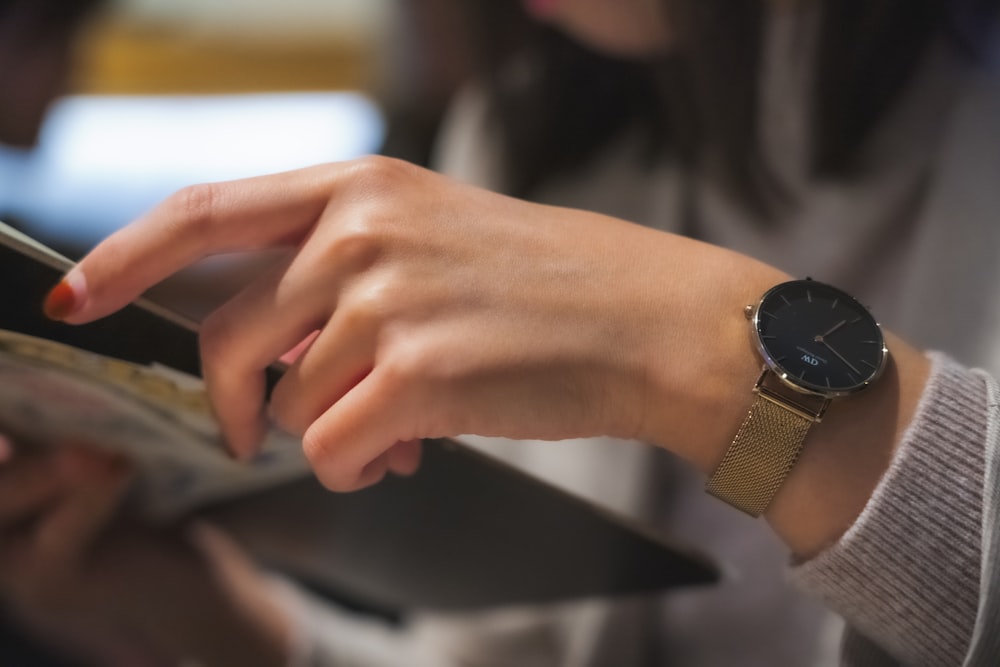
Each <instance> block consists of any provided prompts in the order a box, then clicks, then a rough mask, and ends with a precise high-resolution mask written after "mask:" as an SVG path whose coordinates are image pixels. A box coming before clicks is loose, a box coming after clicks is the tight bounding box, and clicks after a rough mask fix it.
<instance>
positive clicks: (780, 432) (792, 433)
mask: <svg viewBox="0 0 1000 667" xmlns="http://www.w3.org/2000/svg"><path fill="white" fill-rule="evenodd" d="M765 375H766V372H765V374H763V375H762V376H761V380H759V381H758V383H757V387H755V389H757V390H758V391H757V394H756V395H755V397H754V402H753V405H752V406H750V411H749V412H748V413H747V416H746V419H744V420H743V424H742V425H741V426H740V429H739V431H737V432H736V437H735V438H733V442H732V444H731V445H730V446H729V449H728V450H727V451H726V454H725V456H724V457H723V458H722V462H721V463H720V464H719V467H718V468H716V469H715V472H714V473H713V474H712V476H711V477H710V478H709V480H708V483H707V484H706V486H705V490H706V491H708V492H709V493H711V494H712V495H713V496H715V497H717V498H719V499H721V500H724V501H725V502H727V503H729V504H730V505H732V506H734V507H736V508H737V509H740V510H742V511H744V512H746V513H747V514H749V515H751V516H755V517H756V516H760V515H761V514H762V513H763V512H764V510H765V509H767V506H768V505H769V504H770V503H771V499H772V498H774V495H775V494H776V493H777V492H778V489H779V488H780V487H781V484H782V482H784V481H785V477H787V476H788V473H789V472H790V471H791V469H792V468H793V467H794V466H795V461H796V460H797V459H798V458H799V452H801V451H802V442H803V441H804V440H805V437H806V433H808V432H809V428H810V427H811V426H812V425H813V424H814V423H815V422H817V421H819V418H820V417H821V416H822V414H823V411H824V410H825V408H826V404H827V403H828V402H829V401H827V400H826V399H820V403H819V404H818V405H817V406H816V407H815V408H813V409H810V410H804V409H803V407H804V406H802V405H801V404H799V402H798V401H796V403H794V404H788V403H786V402H785V401H784V400H782V398H781V396H779V395H776V392H773V391H768V390H767V389H766V387H764V386H762V383H763V381H764V378H765Z"/></svg>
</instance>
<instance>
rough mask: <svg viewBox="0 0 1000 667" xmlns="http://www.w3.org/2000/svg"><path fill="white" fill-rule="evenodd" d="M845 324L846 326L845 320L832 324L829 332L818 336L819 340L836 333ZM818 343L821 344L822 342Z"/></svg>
mask: <svg viewBox="0 0 1000 667" xmlns="http://www.w3.org/2000/svg"><path fill="white" fill-rule="evenodd" d="M845 324H847V320H840V321H839V322H837V323H836V324H834V325H833V327H832V328H831V329H830V330H829V331H827V332H826V333H824V334H820V335H819V338H820V339H823V338H826V337H827V336H829V335H830V334H832V333H833V332H834V331H836V330H837V329H839V328H840V327H842V326H844V325H845ZM820 342H822V340H821V341H820Z"/></svg>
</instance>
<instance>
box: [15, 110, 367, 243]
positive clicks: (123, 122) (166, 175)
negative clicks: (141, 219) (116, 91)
mask: <svg viewBox="0 0 1000 667" xmlns="http://www.w3.org/2000/svg"><path fill="white" fill-rule="evenodd" d="M384 134H385V129H384V123H383V120H382V116H381V114H380V112H379V109H378V107H377V106H376V105H375V104H374V103H373V102H372V101H371V100H370V99H368V98H367V97H365V96H363V95H360V94H356V93H350V92H331V93H293V94H253V95H222V96H191V97H186V96H150V97H141V96H139V97H132V96H76V97H67V98H65V99H62V100H60V101H58V102H57V103H56V104H55V105H54V106H53V108H52V109H51V111H50V113H49V115H48V116H47V118H46V122H45V126H44V128H43V131H42V135H41V139H40V142H39V144H38V146H37V147H36V148H35V149H34V150H31V151H23V150H14V149H9V148H5V147H2V146H0V213H2V214H3V215H12V216H14V217H15V218H16V219H17V220H18V221H19V222H20V224H21V225H22V226H24V227H26V228H27V229H26V231H28V232H29V233H32V234H34V235H37V236H39V237H41V238H45V239H53V240H56V239H57V240H58V241H59V242H60V244H63V243H65V244H67V245H71V246H76V247H79V248H87V247H90V246H92V245H93V244H94V243H96V242H97V241H98V240H100V239H101V238H103V237H105V236H107V235H108V234H110V233H111V232H113V231H114V230H115V229H117V228H119V227H121V226H122V225H124V224H126V223H127V222H128V221H130V220H132V219H133V218H135V217H136V216H138V215H140V214H142V213H143V212H144V211H146V210H148V209H149V208H151V207H152V206H153V205H154V204H156V203H157V202H158V201H160V200H161V199H163V198H164V197H166V196H167V195H169V194H170V193H172V192H174V191H175V190H177V189H179V188H181V187H183V186H185V185H190V184H192V183H199V182H206V181H219V180H228V179H234V178H242V177H247V176H256V175H260V174H266V173H273V172H277V171H285V170H289V169H296V168H299V167H305V166H309V165H312V164H317V163H322V162H330V161H336V160H345V159H350V158H354V157H358V156H361V155H365V154H369V153H373V152H376V151H377V150H378V149H379V147H380V145H381V143H382V139H383V136H384Z"/></svg>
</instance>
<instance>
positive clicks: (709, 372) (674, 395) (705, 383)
mask: <svg viewBox="0 0 1000 667" xmlns="http://www.w3.org/2000/svg"><path fill="white" fill-rule="evenodd" d="M691 243H693V244H697V246H696V247H694V248H692V251H693V253H698V254H696V255H695V258H696V261H697V262H698V267H697V269H696V270H691V271H687V272H684V273H680V272H677V271H675V270H674V269H673V268H672V267H671V269H670V270H669V271H668V272H667V273H669V276H662V277H660V278H659V281H660V284H669V285H670V286H671V287H670V289H669V290H668V295H669V297H670V302H669V303H667V302H666V301H664V302H661V303H659V304H652V308H653V309H655V310H657V311H658V314H657V317H658V318H659V321H658V322H656V323H654V324H653V325H652V326H650V327H648V329H649V330H650V334H651V335H650V336H649V338H648V340H647V341H646V346H648V347H646V346H644V347H643V348H642V349H643V352H642V354H643V357H644V358H645V359H646V364H647V365H646V367H645V368H644V369H643V371H644V372H645V373H646V375H645V377H644V381H645V382H646V386H645V388H644V390H643V392H642V396H643V400H644V406H645V407H644V411H643V412H644V415H645V419H644V422H643V427H642V430H641V432H640V434H639V439H642V440H644V441H647V442H652V443H656V444H657V445H659V446H661V447H664V448H665V449H667V450H669V451H671V452H672V453H674V454H676V455H678V456H680V457H681V458H683V459H685V460H687V461H688V462H689V463H691V464H692V465H694V466H695V467H696V468H698V469H699V470H701V471H702V472H703V473H705V474H710V473H711V472H712V471H713V470H714V469H715V468H716V466H717V465H718V463H719V462H720V461H721V460H722V457H723V456H724V454H725V452H726V450H727V448H728V446H729V444H730V443H731V442H732V439H733V436H734V435H735V433H736V431H737V429H738V428H739V426H740V423H741V422H742V420H743V419H744V418H745V416H746V414H747V410H748V409H749V407H750V404H751V402H752V400H753V396H752V392H751V388H752V387H753V384H754V381H755V380H756V379H757V377H758V376H759V375H760V371H761V363H762V362H761V360H760V357H759V355H758V354H757V353H756V351H755V350H754V347H753V343H752V339H751V336H750V333H749V330H748V326H747V321H746V319H745V317H744V309H745V307H746V306H747V304H751V303H756V302H757V300H758V299H759V298H760V295H761V294H763V293H764V292H765V291H766V290H767V289H769V288H771V287H773V286H774V285H776V284H778V283H781V282H784V281H785V280H788V275H787V274H785V273H784V272H781V271H779V270H777V269H774V268H773V267H770V266H767V265H765V264H763V263H760V262H757V261H756V260H753V259H750V258H748V257H746V256H744V255H740V254H737V253H734V252H730V251H727V250H722V249H719V248H715V247H712V246H706V245H705V244H701V243H698V242H693V241H692V242H691ZM706 249H707V252H706ZM693 253H692V254H693ZM678 274H680V275H681V276H682V277H681V278H680V279H679V278H678V277H677V275H678ZM677 293H682V294H684V295H685V296H684V301H682V302H681V306H678V304H677V300H676V294H677ZM662 332H669V333H668V335H661V334H662Z"/></svg>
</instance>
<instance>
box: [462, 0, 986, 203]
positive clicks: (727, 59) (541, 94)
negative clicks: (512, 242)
mask: <svg viewBox="0 0 1000 667" xmlns="http://www.w3.org/2000/svg"><path fill="white" fill-rule="evenodd" d="M664 2H665V4H666V8H667V13H668V15H669V16H670V33H671V35H672V37H673V39H674V44H673V45H672V48H671V49H670V52H669V53H668V54H666V55H664V56H663V57H662V58H659V59H657V60H656V61H655V62H637V61H628V60H621V59H615V58H611V57H608V56H604V55H600V54H597V53H594V52H592V51H590V50H588V49H586V48H584V47H583V46H581V45H579V44H577V43H575V42H574V41H573V40H572V39H571V38H569V37H566V36H564V35H562V34H561V33H559V32H557V31H556V30H553V29H551V28H546V27H544V26H538V25H535V24H534V23H533V22H531V20H530V19H529V18H528V17H527V16H525V15H524V14H523V12H522V10H520V7H519V6H518V3H507V2H502V3H501V2H497V3H494V2H473V3H462V5H465V6H467V8H468V9H467V11H471V14H470V18H471V19H472V21H473V32H474V33H475V34H476V35H477V37H478V42H477V45H478V49H479V53H480V56H481V57H482V64H483V74H484V77H485V79H486V81H487V84H488V88H489V89H490V91H491V94H492V104H493V111H494V113H495V114H496V116H497V118H498V119H499V121H500V125H501V128H502V131H503V133H504V138H505V151H506V155H505V158H506V159H505V164H506V168H507V180H508V183H507V185H508V189H509V190H510V191H511V192H512V193H514V194H517V195H521V196H529V195H530V194H531V192H532V190H533V189H534V188H535V187H536V186H537V185H538V184H539V183H540V182H541V181H542V180H543V179H544V178H545V177H546V176H547V175H549V174H551V173H554V172H559V171H563V170H568V169H572V168H573V167H574V166H575V165H579V164H580V163H581V162H584V161H586V160H587V159H588V158H591V157H593V156H594V155H595V154H596V153H597V152H598V151H599V150H600V149H601V148H603V147H605V146H606V145H607V144H608V142H609V141H611V140H612V139H614V138H615V137H616V136H618V135H619V133H620V132H621V131H622V130H623V129H624V128H626V127H632V128H634V127H639V128H642V129H643V130H644V131H645V132H646V133H647V137H648V145H649V146H650V155H651V156H654V155H660V154H663V152H664V151H669V152H670V153H671V154H673V155H675V156H676V157H677V159H679V160H680V161H681V162H682V163H683V164H685V165H688V166H694V165H695V164H696V163H697V162H698V161H699V160H700V159H701V158H702V156H703V155H704V151H705V148H706V146H709V145H711V146H712V147H713V149H714V150H715V151H716V153H717V154H718V155H719V156H720V157H721V159H722V163H723V176H724V178H725V179H726V184H727V185H728V186H729V187H730V189H731V190H733V191H735V192H736V193H737V195H738V196H740V197H741V199H742V200H743V201H744V203H746V204H747V205H748V206H749V207H750V208H751V209H752V210H754V211H756V212H758V213H760V214H765V213H766V212H767V211H768V210H769V209H770V207H771V206H772V205H773V204H774V203H775V200H776V199H780V198H781V196H780V185H778V184H777V183H775V182H774V181H773V179H772V177H771V176H770V173H769V170H768V167H767V164H766V163H765V162H764V160H763V158H762V155H761V151H760V147H759V145H758V136H757V99H758V98H757V96H758V91H757V80H758V68H759V63H760V60H761V46H762V35H763V22H764V18H765V12H766V5H767V2H766V1H765V0H664ZM817 2H819V3H820V7H819V11H820V12H821V18H820V28H819V36H818V38H819V45H818V48H817V50H816V61H815V64H814V68H815V69H814V71H815V77H814V82H815V83H814V86H815V87H814V90H813V104H812V107H813V108H814V109H815V116H814V118H813V124H812V127H813V136H812V137H811V141H812V147H813V154H812V156H811V159H812V168H813V173H814V175H815V176H817V177H820V178H838V177H844V176H848V175H851V174H853V173H856V172H857V170H858V169H859V167H860V166H861V165H860V157H861V153H862V149H863V147H864V146H865V143H866V141H867V140H868V138H869V137H870V136H871V134H872V132H873V131H874V129H875V128H876V127H877V125H878V123H879V121H880V120H881V119H882V118H884V117H885V115H886V112H887V111H888V110H889V109H890V108H891V107H892V105H893V102H894V101H895V100H896V99H897V98H898V97H899V94H900V92H901V91H902V90H903V89H904V88H905V87H906V85H907V83H909V81H910V79H911V78H912V76H913V74H914V72H915V71H916V70H917V69H918V66H919V64H920V61H921V58H922V57H923V56H924V54H925V53H926V51H927V49H928V47H929V46H930V45H931V43H932V42H933V41H934V40H935V39H937V38H938V37H944V38H946V39H948V40H950V41H951V42H952V43H953V44H954V45H955V46H956V48H959V49H961V50H963V51H964V52H966V53H967V54H970V55H973V56H978V55H980V54H981V52H982V49H983V48H984V46H985V44H986V42H987V40H988V37H989V34H990V31H989V29H988V26H990V25H991V24H992V20H993V19H994V16H995V14H996V10H997V2H996V0H817ZM970 28H971V29H970Z"/></svg>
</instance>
